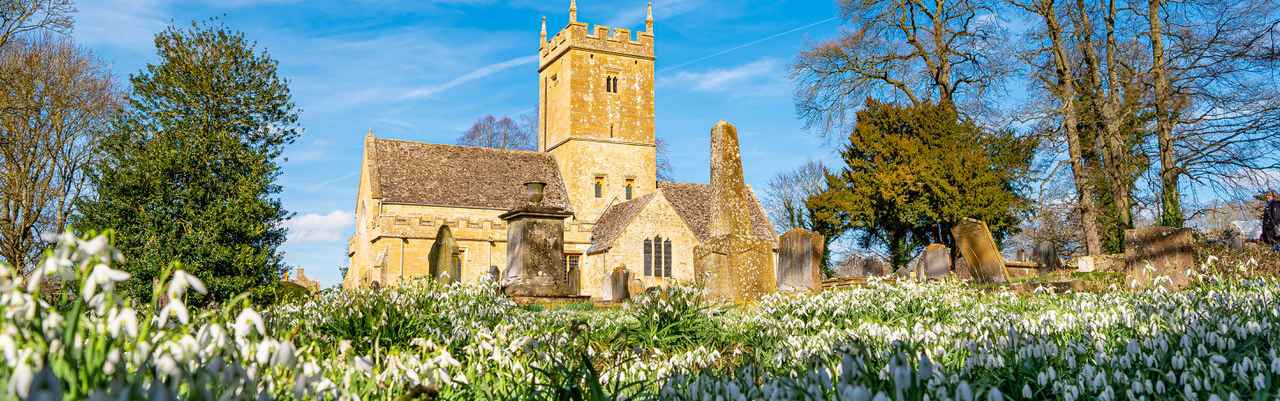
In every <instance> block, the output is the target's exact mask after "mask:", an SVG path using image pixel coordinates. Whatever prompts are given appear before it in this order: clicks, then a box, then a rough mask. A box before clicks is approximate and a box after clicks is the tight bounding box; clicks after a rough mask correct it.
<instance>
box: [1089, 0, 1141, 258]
mask: <svg viewBox="0 0 1280 401" xmlns="http://www.w3.org/2000/svg"><path fill="white" fill-rule="evenodd" d="M1103 1H1104V2H1105V3H1104V7H1103V9H1104V10H1105V11H1104V12H1105V13H1106V17H1105V18H1104V21H1103V22H1104V24H1105V25H1106V30H1107V38H1106V46H1107V48H1106V57H1107V60H1106V65H1105V66H1103V65H1102V64H1101V63H1100V60H1099V59H1098V51H1097V47H1096V46H1095V45H1094V42H1093V24H1092V23H1091V22H1090V20H1089V12H1088V8H1087V7H1086V6H1085V3H1084V0H1076V12H1077V13H1078V14H1077V18H1078V19H1077V21H1078V22H1079V24H1080V29H1079V32H1080V34H1079V36H1080V49H1081V53H1083V54H1084V61H1085V66H1086V67H1087V68H1088V69H1089V71H1088V74H1087V75H1086V79H1087V82H1088V84H1089V86H1090V88H1089V91H1090V92H1091V93H1092V95H1091V96H1089V100H1090V104H1091V106H1092V107H1093V108H1094V109H1095V110H1097V111H1098V113H1099V114H1100V116H1101V118H1102V129H1103V145H1104V146H1103V148H1102V152H1101V153H1102V159H1103V162H1104V163H1105V167H1106V178H1107V183H1108V184H1109V185H1110V187H1111V191H1112V192H1113V194H1112V195H1113V197H1114V202H1115V204H1114V208H1115V212H1116V216H1117V219H1118V220H1119V221H1118V222H1117V227H1115V228H1117V229H1119V230H1121V231H1122V232H1121V233H1120V235H1119V236H1118V237H1119V238H1124V235H1123V230H1125V229H1128V228H1132V224H1133V222H1132V220H1131V217H1130V208H1131V206H1130V199H1129V197H1130V195H1129V194H1130V188H1129V187H1130V183H1129V178H1128V177H1129V173H1128V154H1127V153H1126V151H1125V149H1124V138H1123V136H1122V134H1121V132H1120V115H1119V114H1120V112H1119V109H1120V103H1119V100H1118V98H1119V93H1118V91H1117V90H1116V85H1118V84H1117V80H1118V79H1117V74H1116V65H1115V62H1116V61H1115V49H1116V46H1115V1H1114V0H1103ZM1103 68H1106V70H1107V80H1106V81H1105V82H1104V81H1103V80H1102V69H1103Z"/></svg>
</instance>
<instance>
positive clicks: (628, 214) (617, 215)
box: [587, 193, 656, 254]
mask: <svg viewBox="0 0 1280 401" xmlns="http://www.w3.org/2000/svg"><path fill="white" fill-rule="evenodd" d="M655 194H656V193H650V194H645V195H644V196H641V197H639V198H635V199H632V200H629V201H626V202H622V203H619V204H616V205H613V206H610V207H609V208H608V209H605V211H604V214H601V215H600V218H599V219H596V224H595V226H594V227H592V229H591V248H588V249H587V253H588V254H593V253H597V252H601V251H604V250H607V249H609V247H611V246H613V241H615V240H617V239H618V236H620V235H622V231H623V230H624V229H626V228H627V226H629V225H631V220H633V219H635V217H636V215H639V214H640V211H641V210H644V207H645V206H647V205H648V204H649V201H650V200H653V196H654V195H655Z"/></svg>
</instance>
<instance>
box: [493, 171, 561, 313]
mask: <svg viewBox="0 0 1280 401" xmlns="http://www.w3.org/2000/svg"><path fill="white" fill-rule="evenodd" d="M545 185H546V184H545V183H541V182H530V183H526V184H525V186H526V188H527V189H528V191H529V194H530V195H529V201H528V202H527V203H525V204H524V205H521V206H518V207H516V208H514V209H512V210H511V211H508V212H506V213H503V214H502V215H501V216H498V218H500V219H502V220H503V221H506V222H507V277H506V278H504V279H503V284H504V286H505V288H506V293H507V295H510V296H514V297H534V298H536V297H543V298H556V297H571V296H576V295H577V294H574V293H572V292H570V289H571V288H570V285H569V277H568V274H567V273H568V272H567V271H566V270H565V268H564V220H565V219H567V218H569V217H570V216H572V215H573V213H570V212H568V211H566V210H564V209H563V208H559V207H551V206H543V205H542V197H543V193H542V191H543V188H544V186H545Z"/></svg>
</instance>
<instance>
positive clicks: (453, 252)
mask: <svg viewBox="0 0 1280 401" xmlns="http://www.w3.org/2000/svg"><path fill="white" fill-rule="evenodd" d="M427 260H428V263H429V265H430V272H431V278H432V279H434V280H435V281H436V282H438V283H442V284H448V283H452V282H455V281H459V280H461V279H462V266H460V265H461V263H459V262H460V261H459V260H458V242H457V241H455V240H454V239H453V230H450V229H449V226H448V225H441V226H440V229H439V230H436V241H435V243H433V244H431V252H430V253H428V254H427Z"/></svg>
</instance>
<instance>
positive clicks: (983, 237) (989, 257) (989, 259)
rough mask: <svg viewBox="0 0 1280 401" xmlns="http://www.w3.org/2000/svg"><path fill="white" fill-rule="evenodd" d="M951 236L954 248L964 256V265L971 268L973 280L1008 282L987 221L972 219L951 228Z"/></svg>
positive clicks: (1002, 260)
mask: <svg viewBox="0 0 1280 401" xmlns="http://www.w3.org/2000/svg"><path fill="white" fill-rule="evenodd" d="M951 236H952V237H953V238H955V239H956V248H957V249H959V250H960V255H961V256H963V257H964V259H965V262H966V265H968V266H969V267H970V269H971V271H970V273H971V274H972V275H973V280H974V281H977V282H979V283H999V284H1003V283H1008V282H1009V271H1008V269H1007V267H1006V266H1005V263H1004V255H1002V254H1001V253H1000V248H999V247H997V246H996V241H995V239H994V238H992V237H991V230H989V229H987V223H984V222H982V221H978V220H974V219H965V221H964V222H962V223H960V224H957V225H956V226H955V227H952V228H951Z"/></svg>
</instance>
